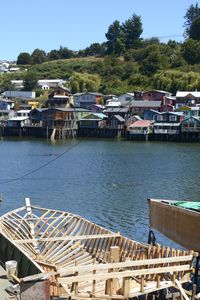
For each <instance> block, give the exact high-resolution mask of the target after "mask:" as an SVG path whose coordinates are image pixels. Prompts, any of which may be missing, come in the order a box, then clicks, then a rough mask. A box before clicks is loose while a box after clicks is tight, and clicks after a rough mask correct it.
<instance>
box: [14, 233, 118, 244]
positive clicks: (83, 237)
mask: <svg viewBox="0 0 200 300" xmlns="http://www.w3.org/2000/svg"><path fill="white" fill-rule="evenodd" d="M119 236H120V235H119V234H117V233H106V234H94V235H77V236H60V237H52V238H39V239H24V240H14V242H15V243H17V244H26V243H33V242H34V241H36V242H38V243H42V242H57V241H71V240H74V241H76V240H86V239H87V240H89V239H102V238H111V237H119Z"/></svg>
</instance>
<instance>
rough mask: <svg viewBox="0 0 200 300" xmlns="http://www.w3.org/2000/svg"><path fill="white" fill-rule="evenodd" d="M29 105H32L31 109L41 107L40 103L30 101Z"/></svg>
mask: <svg viewBox="0 0 200 300" xmlns="http://www.w3.org/2000/svg"><path fill="white" fill-rule="evenodd" d="M28 105H31V109H34V108H39V107H40V103H39V102H38V101H32V100H30V101H28Z"/></svg>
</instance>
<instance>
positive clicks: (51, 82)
mask: <svg viewBox="0 0 200 300" xmlns="http://www.w3.org/2000/svg"><path fill="white" fill-rule="evenodd" d="M64 83H66V80H63V79H40V80H38V87H40V88H42V89H44V90H47V89H50V88H55V87H57V86H59V85H61V86H62V85H63V84H64Z"/></svg>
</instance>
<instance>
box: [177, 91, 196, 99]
mask: <svg viewBox="0 0 200 300" xmlns="http://www.w3.org/2000/svg"><path fill="white" fill-rule="evenodd" d="M189 95H192V96H193V97H195V98H199V97H200V92H197V91H193V92H192V91H177V93H176V97H177V98H179V97H180V98H181V97H187V96H189Z"/></svg>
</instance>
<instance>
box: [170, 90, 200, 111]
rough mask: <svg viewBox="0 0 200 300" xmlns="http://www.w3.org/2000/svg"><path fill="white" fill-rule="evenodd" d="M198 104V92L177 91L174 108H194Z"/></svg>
mask: <svg viewBox="0 0 200 300" xmlns="http://www.w3.org/2000/svg"><path fill="white" fill-rule="evenodd" d="M196 104H200V92H198V91H193V92H192V91H177V93H176V105H175V108H180V107H182V106H195V105H196Z"/></svg>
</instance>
